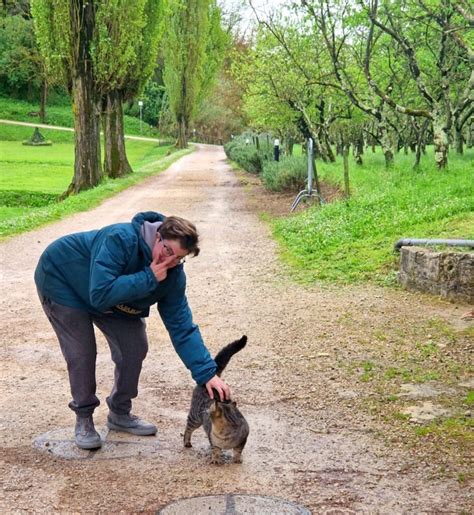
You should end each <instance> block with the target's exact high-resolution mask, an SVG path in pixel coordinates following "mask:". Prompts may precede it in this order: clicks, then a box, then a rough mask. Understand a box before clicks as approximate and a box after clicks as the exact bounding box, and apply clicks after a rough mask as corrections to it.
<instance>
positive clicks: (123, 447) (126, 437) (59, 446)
mask: <svg viewBox="0 0 474 515" xmlns="http://www.w3.org/2000/svg"><path fill="white" fill-rule="evenodd" d="M96 429H97V432H98V433H99V434H100V437H101V438H102V441H103V444H102V447H101V448H100V449H97V450H92V451H88V450H85V449H79V447H77V445H76V443H75V442H74V428H72V427H66V428H62V429H55V430H54V431H49V432H47V433H44V434H42V435H40V436H38V437H37V438H35V439H34V440H33V446H34V447H36V449H39V450H40V451H42V452H46V453H49V454H53V455H55V456H59V457H61V458H65V459H70V460H84V459H88V460H111V459H116V458H129V457H131V456H147V455H151V454H153V453H155V452H157V451H158V448H159V443H158V439H157V438H156V437H154V436H143V437H137V436H134V435H131V434H128V433H119V432H116V431H110V432H109V429H108V428H102V429H101V428H96Z"/></svg>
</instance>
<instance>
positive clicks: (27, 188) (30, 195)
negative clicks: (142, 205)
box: [0, 124, 189, 237]
mask: <svg viewBox="0 0 474 515" xmlns="http://www.w3.org/2000/svg"><path fill="white" fill-rule="evenodd" d="M31 134H32V130H31V128H29V127H21V126H7V125H2V124H0V171H1V172H0V237H5V236H8V235H12V234H16V233H19V232H23V231H27V230H31V229H33V228H34V227H37V226H39V225H41V224H43V223H46V222H49V221H51V220H56V219H58V218H61V217H63V216H65V215H68V214H71V213H74V212H77V211H84V210H86V209H89V208H91V207H93V206H95V205H97V204H99V203H100V202H101V201H102V200H103V199H105V198H107V197H110V196H112V195H113V194H114V193H117V192H118V191H121V190H123V189H125V188H127V187H129V186H131V185H132V184H135V183H137V182H139V181H140V180H142V179H143V178H145V177H147V176H149V175H152V174H154V173H157V172H158V171H160V170H163V169H165V168H167V167H168V166H169V165H170V164H171V163H172V162H173V161H174V160H176V159H178V158H179V157H180V156H182V155H184V154H185V153H187V152H189V151H180V152H172V154H171V155H170V156H166V154H168V152H169V151H170V150H173V148H172V147H171V146H170V145H166V146H158V145H157V144H156V143H154V142H149V141H136V140H127V141H126V148H127V155H128V159H129V161H130V164H131V165H132V168H133V170H134V172H135V173H133V174H131V175H129V176H127V177H124V178H122V179H116V180H109V179H104V181H103V183H101V184H100V185H99V186H97V187H96V188H93V189H91V190H89V191H85V192H83V193H81V194H80V195H77V196H74V197H70V198H68V199H66V200H65V201H63V202H58V201H57V197H58V196H59V195H60V194H61V193H63V192H64V191H65V190H66V189H67V187H68V185H69V183H70V182H71V179H72V177H73V174H74V144H73V141H72V137H73V135H72V133H68V132H64V131H55V130H48V131H44V132H43V131H42V134H43V135H44V136H45V137H46V139H51V140H52V141H53V142H54V143H53V145H51V146H45V147H30V146H25V145H22V141H23V140H25V139H28V138H29V137H30V136H31Z"/></svg>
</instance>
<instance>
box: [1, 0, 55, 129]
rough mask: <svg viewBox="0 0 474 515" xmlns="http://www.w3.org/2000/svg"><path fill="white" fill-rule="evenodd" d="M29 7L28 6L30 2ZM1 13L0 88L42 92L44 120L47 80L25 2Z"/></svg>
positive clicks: (32, 93) (21, 92)
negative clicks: (23, 4)
mask: <svg viewBox="0 0 474 515" xmlns="http://www.w3.org/2000/svg"><path fill="white" fill-rule="evenodd" d="M28 7H29V6H28ZM11 11H12V12H11V13H9V12H8V11H7V10H6V9H4V10H2V11H1V14H0V89H1V90H2V91H3V92H4V93H7V94H9V95H18V96H27V97H29V98H31V97H37V96H38V94H39V96H40V120H41V122H43V123H44V122H45V116H46V114H45V106H46V96H47V91H48V80H47V74H46V69H45V63H44V60H43V58H42V56H41V54H40V52H39V48H38V45H37V43H36V39H35V35H34V31H33V21H32V19H31V17H30V16H29V11H28V10H26V6H23V8H21V5H15V6H12V7H11Z"/></svg>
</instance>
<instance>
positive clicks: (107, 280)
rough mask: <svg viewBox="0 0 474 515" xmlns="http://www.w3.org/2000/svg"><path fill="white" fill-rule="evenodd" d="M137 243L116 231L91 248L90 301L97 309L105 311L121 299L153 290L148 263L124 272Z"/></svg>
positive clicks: (153, 280)
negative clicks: (130, 272) (140, 267)
mask: <svg viewBox="0 0 474 515" xmlns="http://www.w3.org/2000/svg"><path fill="white" fill-rule="evenodd" d="M137 245H138V241H137V239H136V238H135V237H133V238H131V237H130V235H124V234H121V233H120V231H116V232H112V233H110V234H108V235H106V236H105V237H104V239H103V240H102V241H101V242H100V243H98V246H97V248H96V249H94V250H95V252H94V254H93V256H92V262H91V268H90V288H89V300H90V303H91V305H92V306H93V307H94V308H95V309H97V310H98V311H106V310H107V309H110V308H111V307H112V306H115V305H116V304H119V303H122V302H133V301H134V300H138V299H140V298H143V297H146V296H147V295H149V294H150V293H151V292H153V291H154V290H156V288H157V286H158V281H157V280H156V278H155V276H154V274H153V272H152V271H151V268H150V267H148V266H146V267H144V268H143V270H140V271H139V272H136V273H133V274H128V275H124V271H125V270H126V268H127V265H128V264H129V261H130V259H131V256H132V255H133V253H134V252H136V246H137Z"/></svg>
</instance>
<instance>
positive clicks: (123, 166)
mask: <svg viewBox="0 0 474 515" xmlns="http://www.w3.org/2000/svg"><path fill="white" fill-rule="evenodd" d="M165 5H166V2H165V1H164V0H160V1H157V0H139V1H137V0H107V1H105V2H101V4H100V6H99V8H98V10H97V16H96V30H95V36H94V46H93V49H92V54H91V55H92V59H93V63H94V70H95V84H96V88H97V91H98V95H99V97H100V99H101V108H102V115H103V128H104V154H105V156H104V171H105V174H106V175H107V176H108V177H112V178H117V177H121V176H123V175H125V174H128V173H131V172H132V168H131V166H130V164H129V162H128V159H127V155H126V151H125V136H124V127H123V108H122V104H123V101H125V100H130V99H133V98H134V97H135V96H137V95H139V94H141V93H142V92H143V89H144V87H145V84H146V83H147V81H148V79H149V78H150V76H151V75H152V73H153V70H154V67H155V66H156V60H157V53H158V44H159V39H160V36H161V30H160V24H161V21H162V19H163V12H164V9H165Z"/></svg>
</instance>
